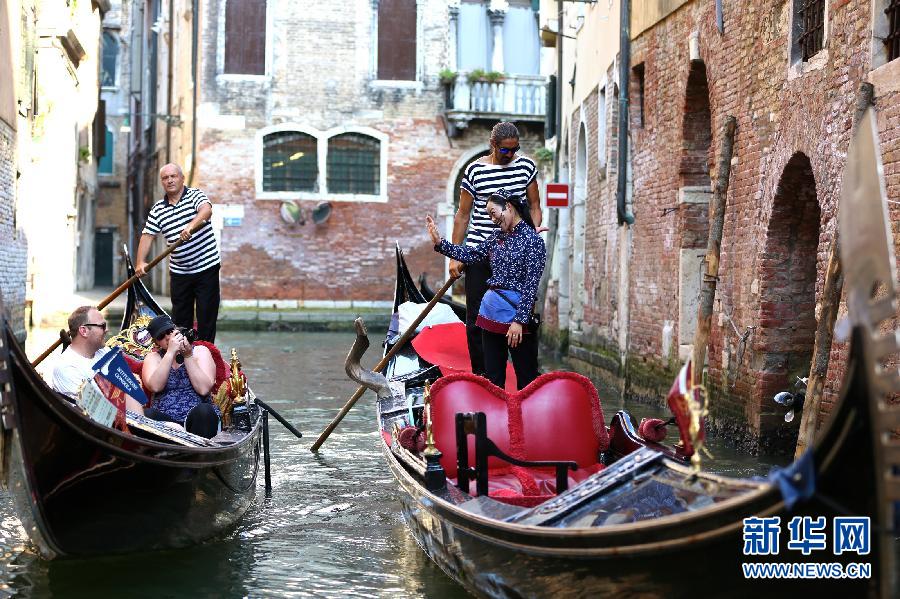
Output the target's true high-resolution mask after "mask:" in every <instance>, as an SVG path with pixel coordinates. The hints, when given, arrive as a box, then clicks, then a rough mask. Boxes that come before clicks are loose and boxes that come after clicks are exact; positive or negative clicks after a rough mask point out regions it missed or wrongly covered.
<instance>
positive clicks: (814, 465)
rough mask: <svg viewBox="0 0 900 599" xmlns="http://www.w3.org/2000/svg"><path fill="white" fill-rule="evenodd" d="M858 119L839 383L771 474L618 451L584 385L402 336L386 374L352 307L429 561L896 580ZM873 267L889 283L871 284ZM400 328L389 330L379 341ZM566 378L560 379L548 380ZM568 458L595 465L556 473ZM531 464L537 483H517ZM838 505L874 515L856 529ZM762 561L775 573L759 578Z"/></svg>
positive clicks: (535, 591)
mask: <svg viewBox="0 0 900 599" xmlns="http://www.w3.org/2000/svg"><path fill="white" fill-rule="evenodd" d="M859 131H860V133H858V134H857V136H856V137H855V138H854V142H853V145H852V147H851V151H850V153H849V154H848V169H847V172H846V173H845V176H844V179H845V180H844V193H843V196H842V206H841V211H840V214H841V217H840V218H841V220H840V223H839V225H840V227H841V232H840V234H841V240H842V241H841V244H842V247H841V249H842V254H841V255H842V260H843V262H844V271H845V272H846V273H847V275H846V276H847V280H846V290H847V303H848V308H849V313H850V320H851V325H852V327H851V328H852V333H851V334H850V355H849V360H848V363H847V367H846V375H845V380H844V385H843V387H842V391H841V399H840V401H839V403H838V404H837V405H836V406H835V408H834V410H833V412H832V414H831V416H830V418H829V421H828V422H827V423H826V424H825V425H824V426H823V429H822V430H821V431H820V434H819V435H818V437H817V439H816V442H815V443H814V444H813V446H812V448H811V449H810V450H809V451H808V452H806V453H805V454H804V456H802V457H801V458H800V459H799V460H797V461H796V462H794V463H793V464H792V465H791V466H789V467H788V468H785V469H782V470H778V471H776V472H774V473H773V474H772V475H771V476H770V477H769V478H767V479H736V478H728V477H723V476H717V475H713V474H709V473H706V472H703V471H702V470H698V469H697V468H694V467H691V466H690V465H688V464H686V463H685V462H684V461H682V460H679V459H677V458H673V457H672V456H669V455H666V454H665V453H664V452H662V451H658V450H656V449H654V448H652V447H649V446H647V445H645V444H640V443H638V444H636V445H635V446H634V447H632V448H631V450H630V451H629V450H625V451H623V452H621V454H620V455H613V456H610V455H608V454H606V452H603V451H602V448H603V447H604V446H606V447H608V446H610V445H612V440H608V441H607V440H601V439H597V438H591V431H588V432H585V430H584V427H583V426H579V425H580V423H582V422H583V421H584V420H586V419H592V418H593V419H594V420H596V417H595V416H596V415H591V414H588V413H587V412H585V411H584V410H585V408H584V407H583V405H580V404H578V405H577V404H576V403H572V402H570V401H568V400H570V399H571V397H574V396H577V395H578V393H579V391H577V390H574V391H573V387H572V386H571V385H570V386H569V387H565V386H561V387H557V388H556V389H555V391H554V392H553V393H550V395H551V396H552V397H551V399H552V400H553V402H557V403H556V404H554V403H553V402H549V401H547V397H546V396H544V397H542V396H541V389H537V388H536V389H529V388H530V387H531V386H529V388H526V389H525V390H523V391H522V392H521V393H522V394H524V397H523V396H521V395H520V396H519V397H518V398H513V397H500V395H502V394H501V392H500V391H499V390H496V388H493V391H490V390H489V389H488V390H486V388H485V385H484V384H482V383H479V382H478V381H477V380H476V379H475V378H474V377H472V375H470V374H465V373H460V374H452V375H448V376H439V374H440V373H437V369H436V368H435V367H433V366H431V367H429V366H428V365H427V364H422V363H421V362H418V363H416V362H415V360H414V359H413V358H414V356H413V355H411V350H404V351H402V352H399V353H397V354H396V355H397V356H402V358H401V359H400V360H396V361H395V362H393V363H391V364H389V365H388V367H387V368H386V369H385V374H384V375H381V374H377V373H374V372H371V371H366V370H364V369H362V368H361V367H360V365H359V357H360V356H361V355H362V354H363V352H365V350H366V347H367V346H368V339H367V336H366V334H365V328H364V326H363V325H362V324H361V321H358V323H357V327H358V332H357V341H356V343H355V344H354V347H353V349H352V350H351V352H350V355H349V356H348V358H347V365H346V366H347V373H348V375H349V376H350V377H351V378H353V379H354V380H357V381H359V382H360V383H362V384H363V385H365V386H367V387H368V388H370V389H372V390H374V391H376V393H377V395H378V400H377V417H378V430H379V432H380V435H381V449H382V451H383V453H384V456H385V459H386V462H387V465H388V468H389V470H390V472H391V473H392V475H393V476H394V477H395V478H396V480H397V481H398V483H399V487H400V494H399V495H400V502H401V505H402V507H401V511H402V514H403V516H404V519H405V521H406V523H407V526H408V528H409V530H410V531H411V533H412V535H413V536H414V537H415V539H416V541H417V542H418V544H419V545H420V546H421V547H422V549H423V550H424V551H425V552H426V553H427V554H428V556H429V557H430V558H431V559H432V560H433V561H434V562H435V563H436V564H437V565H438V566H440V567H441V568H442V569H443V570H444V571H445V572H446V573H447V574H448V575H449V576H450V577H452V578H453V579H455V580H456V581H457V582H459V583H460V584H461V585H462V586H464V587H465V588H466V589H467V590H469V591H470V592H472V593H474V594H476V595H479V596H488V597H550V596H554V597H555V596H566V597H570V596H576V597H601V596H603V597H607V596H609V597H666V598H671V597H692V598H693V597H726V596H727V597H759V596H777V597H781V596H789V597H796V596H798V593H801V592H802V593H804V594H810V595H812V594H816V596H822V597H835V596H839V597H866V596H869V597H874V596H878V597H883V598H888V597H896V596H897V592H898V588H897V580H896V578H897V572H896V566H895V563H894V561H895V559H896V557H895V552H896V551H897V541H896V538H897V534H898V532H897V510H898V505H900V503H898V502H900V483H898V473H900V465H898V462H900V459H898V453H897V445H896V441H891V440H890V434H891V432H892V430H894V429H896V428H898V427H900V408H898V406H896V405H894V406H891V405H889V404H888V402H887V401H886V399H887V397H888V395H889V394H891V393H896V392H897V391H898V390H900V376H898V372H897V369H896V364H893V365H892V366H893V367H892V368H885V367H884V366H883V365H884V364H885V360H888V359H889V358H891V357H894V356H895V355H896V353H897V352H898V342H897V338H896V337H895V336H894V331H889V332H888V334H883V331H884V328H885V327H886V326H887V324H886V323H888V322H889V321H890V319H891V317H892V316H893V314H894V308H895V306H896V291H895V289H894V285H893V282H894V281H895V280H896V275H895V273H894V268H893V259H892V258H891V256H892V251H893V244H892V243H891V242H890V234H889V231H890V229H889V228H888V226H887V224H886V223H887V220H886V208H885V206H886V204H885V203H884V191H883V186H882V187H879V186H880V181H879V179H878V176H879V170H878V153H877V150H876V149H875V147H876V146H875V128H874V120H873V117H872V115H871V113H869V114H868V115H867V116H866V118H865V119H864V121H863V122H862V125H861V126H860V127H859ZM879 191H880V194H879ZM880 232H882V233H880ZM402 278H403V277H402V275H401V276H398V292H399V290H401V287H402V286H403V285H402V284H401V281H400V279H402ZM876 283H881V284H882V285H883V286H884V287H886V289H885V291H884V293H881V294H879V295H878V297H877V299H873V296H872V290H873V289H875V288H876ZM884 287H883V288H884ZM879 327H882V328H879ZM393 340H395V338H394V337H392V336H391V334H390V333H389V336H388V340H387V343H386V345H387V346H390V344H391V343H392V341H393ZM415 366H419V367H423V368H422V369H419V370H416V369H415ZM436 374H437V375H438V378H437V380H436V382H433V383H432V384H430V385H429V381H430V380H434V378H435V375H436ZM559 380H563V381H564V382H567V381H566V379H565V377H563V378H562V379H557V380H555V381H553V380H551V381H550V382H549V383H545V384H544V385H545V386H548V387H549V386H550V385H553V384H558V382H559ZM539 381H540V379H538V380H537V381H535V383H532V385H535V384H536V383H538V382H539ZM676 387H677V385H676V386H673V389H675V388H676ZM681 391H682V390H681V389H678V390H677V392H681ZM491 393H493V397H492V396H491ZM545 395H546V394H545ZM498 398H499V399H504V400H505V401H506V405H505V406H504V405H503V403H502V402H499V401H498ZM529 402H530V404H529ZM588 403H589V402H588ZM558 405H563V406H565V407H566V409H567V410H569V411H568V412H567V413H564V414H560V411H559V410H554V407H555V406H558ZM579 410H581V412H579ZM504 411H505V413H504ZM516 411H517V415H516V414H514V412H516ZM514 415H515V416H516V417H515V418H513V416H514ZM693 416H694V417H698V416H699V415H698V414H697V413H696V412H694V413H693ZM514 421H515V422H514ZM594 424H595V425H596V422H595V423H594ZM600 424H601V425H602V412H601V416H600ZM607 430H608V429H607ZM593 432H594V433H595V434H596V435H597V436H598V437H599V436H601V433H602V430H600V427H596V426H595V427H594V429H593ZM419 437H424V440H419ZM472 437H474V442H473V439H472ZM601 441H602V442H601ZM591 443H593V445H592V446H591V449H594V448H596V447H597V446H599V448H600V450H601V451H598V453H597V455H596V457H595V456H588V458H587V461H588V462H591V461H593V462H595V463H593V464H585V463H579V460H582V461H584V460H585V458H584V456H583V455H582V454H583V452H582V450H581V448H579V447H578V446H579V445H585V444H587V445H591ZM423 447H424V448H423ZM580 452H581V453H580ZM605 454H606V455H605ZM505 458H512V463H513V464H515V466H511V465H510V463H511V462H510V461H509V460H507V459H505ZM569 462H575V466H577V468H578V470H590V467H589V466H593V471H592V472H589V473H588V474H587V476H582V477H581V478H576V479H575V480H574V481H566V477H567V476H571V475H572V474H573V472H571V466H572V464H570V463H569ZM586 466H587V467H586ZM515 468H518V469H519V470H515ZM578 470H576V471H575V472H577V471H578ZM523 471H524V472H523ZM510 473H512V474H514V475H515V476H514V477H512V478H514V479H515V478H518V479H519V482H520V483H521V487H522V488H521V489H520V490H517V489H515V482H514V480H512V481H511V480H510V478H511V477H510ZM526 475H527V476H531V477H532V478H533V480H534V481H538V482H539V485H538V486H537V489H538V492H537V493H534V492H533V491H534V489H531V491H529V490H528V489H525V485H524V482H522V480H523V476H526ZM554 480H555V482H556V485H555V488H554V487H553V482H554ZM805 517H809V518H810V520H809V522H812V523H814V524H815V525H816V526H818V525H819V524H820V523H821V521H820V520H819V518H823V519H824V524H823V528H821V529H819V528H817V529H816V531H818V532H817V533H816V535H813V534H812V533H813V532H815V531H813V530H812V529H806V528H801V526H803V527H805V526H806V524H805V522H807V521H806V520H804V519H803V518H805ZM795 518H797V519H799V520H795ZM839 518H840V520H838V519H839ZM847 518H849V519H850V520H845V519H847ZM859 518H863V519H868V520H859ZM795 522H796V523H797V524H796V526H797V528H796V529H794V528H791V527H793V526H794V525H795V524H794V523H795ZM838 522H840V524H841V528H840V534H839V531H838ZM848 522H855V523H857V524H859V523H863V522H865V523H867V524H868V525H870V528H869V529H868V530H867V531H866V530H865V529H863V528H857V529H855V530H856V533H848V530H850V529H849V528H845V524H847V523H848ZM763 526H768V527H769V528H768V529H767V530H768V532H766V533H765V536H763V535H762V534H760V530H762V528H760V527H763ZM832 526H834V528H832ZM772 527H774V528H775V530H777V534H775V536H774V540H773V538H772V536H771V535H772V534H773V530H772ZM824 528H827V532H822V531H823V530H824ZM789 533H790V534H789ZM807 533H809V535H807ZM854 534H855V535H856V536H853V535H854ZM814 537H815V540H816V543H815V544H813V543H812V540H811V539H813V538H814ZM839 537H840V539H839ZM851 537H852V538H853V539H855V541H854V542H853V543H848V539H850V538H851ZM804 540H805V541H808V542H809V543H808V544H807V545H806V549H807V550H808V552H807V550H804V549H803V541H804ZM764 541H765V542H764ZM863 541H866V542H867V543H865V546H864V543H863ZM792 543H799V545H797V544H793V545H792ZM820 544H821V546H820ZM764 545H766V546H764ZM838 548H840V551H838ZM766 566H768V567H771V568H772V569H770V570H769V571H768V573H769V574H770V575H771V574H773V573H780V574H776V575H777V576H780V577H781V578H761V576H763V575H764V574H765V572H764V571H763V570H762V567H766ZM748 568H749V569H748ZM754 572H755V574H754ZM834 575H837V576H845V577H843V578H830V577H829V576H834ZM803 576H807V578H805V579H803V578H801V577H803Z"/></svg>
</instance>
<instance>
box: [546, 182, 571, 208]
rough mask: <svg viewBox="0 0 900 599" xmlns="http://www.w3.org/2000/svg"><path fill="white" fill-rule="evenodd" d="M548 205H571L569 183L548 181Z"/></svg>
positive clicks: (554, 206)
mask: <svg viewBox="0 0 900 599" xmlns="http://www.w3.org/2000/svg"><path fill="white" fill-rule="evenodd" d="M546 197H547V206H548V207H550V208H568V207H569V184H568V183H547V196H546Z"/></svg>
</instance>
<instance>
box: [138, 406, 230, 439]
mask: <svg viewBox="0 0 900 599" xmlns="http://www.w3.org/2000/svg"><path fill="white" fill-rule="evenodd" d="M144 416H146V417H147V418H150V419H151V420H159V421H161V422H174V423H175V424H181V425H183V426H184V430H186V431H187V432H189V433H193V434H195V435H199V436H201V437H205V438H206V439H212V438H213V437H215V436H216V433H218V432H219V416H218V415H217V414H216V410H215V408H213V406H212V404H211V403H209V402H208V401H204V402H202V403H199V404H197V405H196V406H194V407H193V408H191V411H190V412H188V415H187V418H185V419H184V422H178V421H177V420H175V419H174V418H172V417H171V416H169V415H168V414H166V413H165V412H161V411H159V410H157V409H156V408H145V409H144Z"/></svg>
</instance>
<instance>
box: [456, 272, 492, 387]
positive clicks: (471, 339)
mask: <svg viewBox="0 0 900 599" xmlns="http://www.w3.org/2000/svg"><path fill="white" fill-rule="evenodd" d="M465 273H466V276H465V278H464V279H463V281H464V282H465V284H466V341H467V342H468V345H469V360H470V361H471V363H472V372H473V373H475V374H478V375H482V376H484V374H485V373H486V372H487V371H486V370H485V364H484V349H483V347H482V343H481V328H480V327H478V326H476V325H475V319H476V318H478V310H479V309H480V308H481V298H483V297H484V294H485V293H487V290H488V284H487V280H488V279H489V278H491V265H490V264H489V263H488V262H481V263H478V264H467V265H466V270H465Z"/></svg>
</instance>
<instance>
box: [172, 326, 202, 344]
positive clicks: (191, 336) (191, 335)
mask: <svg viewBox="0 0 900 599" xmlns="http://www.w3.org/2000/svg"><path fill="white" fill-rule="evenodd" d="M176 328H177V329H178V331H179V332H180V333H181V334H182V335H183V336H184V338H185V339H187V342H188V343H190V344H193V343H194V341H196V340H197V331H195V330H194V329H189V328H187V327H176Z"/></svg>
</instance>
